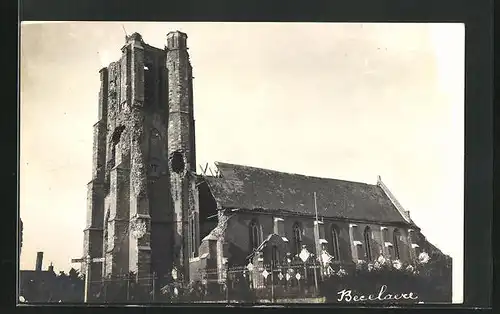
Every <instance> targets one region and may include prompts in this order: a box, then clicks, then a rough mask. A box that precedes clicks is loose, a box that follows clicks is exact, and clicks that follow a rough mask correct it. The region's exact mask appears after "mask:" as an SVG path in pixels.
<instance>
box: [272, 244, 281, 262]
mask: <svg viewBox="0 0 500 314" xmlns="http://www.w3.org/2000/svg"><path fill="white" fill-rule="evenodd" d="M279 253H280V252H279V250H278V247H277V246H276V245H273V247H272V251H271V263H272V264H273V266H277V265H278V263H279V260H280V256H279Z"/></svg>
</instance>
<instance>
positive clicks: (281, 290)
mask: <svg viewBox="0 0 500 314" xmlns="http://www.w3.org/2000/svg"><path fill="white" fill-rule="evenodd" d="M322 272H323V273H322ZM200 273H201V274H200V278H201V284H202V285H204V286H205V287H207V288H208V289H207V290H208V291H207V293H206V296H207V297H208V298H209V299H215V298H219V299H222V298H224V299H226V301H229V302H231V301H236V302H241V301H243V302H256V301H259V302H261V301H270V302H276V301H279V300H289V299H299V298H300V299H303V298H315V297H318V296H320V291H319V288H318V287H319V284H320V282H321V280H322V278H323V276H324V270H323V269H322V268H321V267H320V266H319V265H314V264H285V265H263V266H261V267H257V266H256V267H254V268H252V267H250V268H249V267H246V266H245V267H229V268H226V269H223V270H222V271H221V275H222V276H220V277H219V276H218V274H219V272H218V271H217V269H208V270H202V271H201V272H200ZM221 277H222V278H221ZM217 285H218V286H219V288H218V289H217V288H216V287H217ZM210 288H211V289H210ZM214 291H223V292H225V295H223V296H222V295H220V294H217V293H214Z"/></svg>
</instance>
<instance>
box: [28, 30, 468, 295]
mask: <svg viewBox="0 0 500 314" xmlns="http://www.w3.org/2000/svg"><path fill="white" fill-rule="evenodd" d="M172 30H180V31H183V32H185V33H187V34H188V46H189V53H190V56H191V62H192V65H193V75H194V77H195V79H194V83H193V85H194V104H195V108H194V111H195V119H196V132H197V133H196V149H197V152H196V156H197V162H198V163H199V164H203V165H205V164H206V163H209V164H213V162H215V161H221V162H230V163H236V164H243V165H249V166H255V167H262V168H268V169H273V170H278V171H285V172H292V173H300V174H305V175H311V176H319V177H326V178H337V179H343V180H350V181H359V182H366V183H371V184H375V183H376V180H377V175H380V176H381V177H382V181H383V182H384V183H385V184H386V185H387V186H388V187H389V189H390V190H391V191H392V192H393V194H394V195H395V196H396V198H397V199H398V201H399V202H400V203H401V205H402V206H403V207H404V208H405V209H406V210H409V211H410V213H411V217H412V219H413V220H414V221H415V223H416V224H417V225H418V226H420V228H421V229H422V233H423V234H424V235H425V236H426V237H427V238H428V240H429V241H430V242H431V243H433V244H435V245H436V246H437V247H438V248H440V249H441V250H442V251H443V252H444V253H446V254H449V255H450V256H451V257H452V258H453V289H454V291H453V299H454V302H461V300H462V289H463V288H462V287H463V275H462V273H463V199H464V193H463V183H464V179H463V176H464V171H463V169H464V165H463V163H464V60H465V59H464V51H465V41H464V38H465V37H464V26H463V24H424V23H421V24H389V23H388V24H355V23H345V24H336V23H95V22H92V23H90V22H89V23H86V22H65V23H61V22H58V23H46V22H45V23H29V24H27V23H23V24H22V26H21V39H20V40H21V54H20V70H21V75H20V80H21V82H20V91H21V95H20V96H21V97H20V111H21V113H20V122H21V134H20V145H21V146H20V147H21V149H20V215H21V218H22V220H23V223H24V235H23V248H22V254H21V260H20V267H21V269H34V267H35V260H36V252H37V251H43V252H44V266H43V267H44V268H46V267H47V266H48V265H49V263H51V262H52V263H53V264H54V268H55V270H56V271H59V270H64V271H68V270H69V269H70V268H71V267H72V266H73V267H75V268H76V267H78V266H79V265H74V264H70V260H71V258H79V257H81V255H82V253H83V252H82V251H83V229H84V227H85V218H86V206H87V205H86V198H87V189H86V184H87V183H88V182H89V181H90V179H91V169H92V145H93V144H92V126H93V124H94V123H95V122H97V108H98V107H97V106H98V92H99V73H98V71H99V69H100V68H101V67H103V66H106V65H108V64H109V63H110V62H112V61H115V60H117V59H118V58H119V57H120V54H121V51H120V48H121V47H122V46H123V44H124V41H125V38H124V37H125V32H126V33H128V34H131V33H133V32H139V33H140V34H141V35H142V36H143V38H144V40H145V42H147V43H148V44H150V45H153V46H156V47H160V48H163V46H164V42H165V38H166V34H167V33H168V32H169V31H172Z"/></svg>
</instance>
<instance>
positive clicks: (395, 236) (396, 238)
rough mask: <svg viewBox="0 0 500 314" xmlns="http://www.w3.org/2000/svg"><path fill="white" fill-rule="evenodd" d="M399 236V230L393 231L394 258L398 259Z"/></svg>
mask: <svg viewBox="0 0 500 314" xmlns="http://www.w3.org/2000/svg"><path fill="white" fill-rule="evenodd" d="M400 236H401V233H400V232H399V229H394V232H393V234H392V242H393V246H394V258H395V259H399V258H400V254H399V238H400Z"/></svg>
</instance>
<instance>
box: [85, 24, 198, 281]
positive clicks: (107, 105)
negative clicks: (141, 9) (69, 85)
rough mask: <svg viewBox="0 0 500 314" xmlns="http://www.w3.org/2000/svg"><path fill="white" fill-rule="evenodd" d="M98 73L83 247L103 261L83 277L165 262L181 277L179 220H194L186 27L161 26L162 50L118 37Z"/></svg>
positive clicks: (183, 251) (185, 244) (147, 269)
mask: <svg viewBox="0 0 500 314" xmlns="http://www.w3.org/2000/svg"><path fill="white" fill-rule="evenodd" d="M100 75H101V87H100V93H99V114H98V122H97V123H96V124H95V125H94V140H93V141H94V147H93V162H92V165H93V170H92V180H91V181H90V182H89V184H88V208H87V213H88V216H87V225H86V228H85V231H84V234H85V239H84V254H85V256H87V255H90V256H91V257H92V258H94V257H104V262H101V263H92V264H91V265H90V267H91V272H90V273H91V278H90V281H91V282H99V281H100V280H101V279H102V278H103V277H106V278H107V277H113V276H119V275H124V274H127V273H129V272H131V271H132V272H134V273H136V274H137V277H138V278H139V279H140V278H147V277H150V276H151V274H152V273H156V274H157V275H158V276H159V277H165V276H167V275H168V274H170V272H171V269H172V267H174V266H175V267H176V268H178V269H179V270H180V271H181V273H182V275H183V276H184V279H186V280H189V278H188V277H189V267H188V263H189V256H188V255H189V254H188V252H190V250H191V248H190V245H191V246H192V245H193V242H192V241H189V240H188V236H187V235H188V228H189V227H190V226H192V227H193V228H198V224H199V222H198V221H194V222H192V223H191V224H189V225H188V221H189V218H190V217H198V215H195V213H196V212H197V208H198V206H197V204H196V203H197V200H198V196H197V195H195V194H196V188H194V185H195V173H194V172H195V165H196V161H195V140H194V116H193V88H192V68H191V64H190V60H189V54H188V51H187V35H186V34H184V33H181V32H171V33H168V34H167V46H166V47H165V48H164V49H158V48H155V47H152V46H149V45H147V44H146V43H144V41H143V40H142V37H141V35H139V34H137V33H134V34H132V35H131V36H127V37H126V44H125V45H124V46H123V48H122V56H121V58H120V60H118V61H116V62H113V63H111V64H110V65H109V66H108V67H107V68H103V69H102V70H101V71H100ZM194 245H198V244H197V243H195V244H194ZM83 267H85V266H83Z"/></svg>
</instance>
